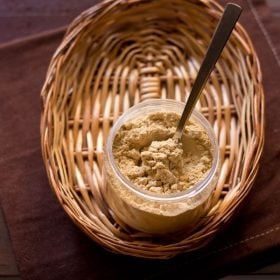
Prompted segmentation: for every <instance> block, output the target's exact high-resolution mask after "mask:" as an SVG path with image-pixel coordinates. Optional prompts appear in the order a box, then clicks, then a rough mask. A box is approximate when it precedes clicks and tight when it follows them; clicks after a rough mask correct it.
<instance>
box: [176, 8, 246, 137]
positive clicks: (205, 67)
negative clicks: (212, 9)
mask: <svg viewBox="0 0 280 280" xmlns="http://www.w3.org/2000/svg"><path fill="white" fill-rule="evenodd" d="M241 12H242V8H241V7H240V6H238V5H236V4H232V3H229V4H227V5H226V8H225V10H224V13H223V16H222V18H221V19H220V21H219V23H218V25H217V27H216V30H215V32H214V35H213V37H212V39H211V42H210V45H209V47H208V49H207V52H206V56H205V57H204V59H203V61H202V64H201V66H200V69H199V71H198V73H197V77H196V79H195V82H194V85H193V87H192V90H191V92H190V96H189V98H188V100H187V103H186V106H185V108H184V111H183V114H182V116H181V119H180V121H179V124H178V127H177V130H176V133H175V135H174V137H176V138H178V139H181V136H182V132H183V129H184V127H185V123H186V121H187V119H188V118H189V117H190V115H191V113H192V111H193V109H194V107H195V104H196V102H197V100H198V99H199V96H200V94H201V92H202V90H203V88H204V86H205V84H206V82H207V80H208V78H209V75H210V74H211V72H212V70H213V68H214V66H215V64H216V62H217V60H218V58H219V56H220V54H221V52H222V50H223V48H224V46H225V44H226V43H227V41H228V39H229V36H230V34H231V32H232V30H233V28H234V26H235V24H236V22H237V20H238V18H239V16H240V14H241Z"/></svg>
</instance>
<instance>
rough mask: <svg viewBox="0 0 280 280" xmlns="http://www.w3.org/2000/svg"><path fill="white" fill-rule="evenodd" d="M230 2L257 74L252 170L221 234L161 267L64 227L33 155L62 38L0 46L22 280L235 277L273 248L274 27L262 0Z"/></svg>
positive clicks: (0, 169) (12, 215) (5, 175)
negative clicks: (256, 158)
mask: <svg viewBox="0 0 280 280" xmlns="http://www.w3.org/2000/svg"><path fill="white" fill-rule="evenodd" d="M225 2H227V1H223V3H225ZM238 2H239V3H241V4H242V5H243V7H244V9H245V11H244V12H243V15H242V18H241V22H242V23H243V24H244V26H245V27H246V29H247V30H248V32H249V34H250V36H251V37H252V40H253V42H254V45H255V47H256V50H257V52H258V55H259V57H260V60H261V65H262V71H263V77H264V86H265V97H266V122H267V127H266V143H265V149H264V156H263V158H262V161H261V162H262V164H261V168H260V172H259V175H258V177H257V180H256V182H255V184H254V187H253V190H252V191H251V193H250V194H249V195H248V197H247V198H246V201H245V203H244V206H243V208H242V209H241V211H240V212H239V215H238V216H237V217H236V218H235V220H234V221H233V222H232V223H231V224H230V225H229V226H228V228H227V229H226V230H224V231H223V232H221V233H220V234H219V235H218V236H217V237H216V238H215V239H214V240H213V242H211V244H209V246H207V247H205V248H203V249H201V250H199V251H196V252H194V253H190V254H183V255H180V256H178V257H175V258H173V259H171V260H168V261H155V260H144V259H137V258H134V257H128V256H122V255H117V254H113V253H110V252H108V251H106V250H104V249H103V248H102V247H101V246H99V245H98V244H96V243H95V242H93V241H91V240H90V239H89V238H88V237H87V236H86V235H85V234H84V233H82V232H81V231H80V230H79V229H78V228H77V227H76V226H75V225H74V224H73V223H72V222H71V221H70V219H69V218H68V217H67V215H66V214H65V213H64V211H63V210H62V208H61V206H60V205H59V203H58V201H57V199H56V198H55V195H54V194H53V192H52V191H51V188H50V186H49V183H48V180H47V177H46V174H45V171H44V165H43V161H42V158H41V150H40V132H39V122H40V110H41V103H40V97H39V95H40V90H41V87H42V85H43V82H44V78H45V73H46V69H47V66H48V64H49V61H50V58H51V56H52V54H53V52H54V50H55V49H56V47H57V46H58V44H59V42H60V41H61V39H62V35H63V32H61V31H57V32H53V33H50V34H47V35H46V34H45V35H42V36H38V37H36V38H31V39H28V40H25V41H19V42H16V43H13V44H6V45H5V46H2V47H0V86H1V90H0V182H1V183H0V201H1V207H2V208H3V211H4V214H5V218H6V221H7V225H8V228H9V232H10V236H11V239H12V244H13V249H14V252H15V255H16V259H17V263H18V267H19V270H20V273H21V276H22V278H23V279H31V280H34V279H40V280H44V279H75V280H78V279H83V280H85V279H165V278H168V277H171V276H172V277H174V279H177V278H178V275H182V273H183V275H185V276H186V277H185V278H187V276H189V277H190V279H195V278H200V277H202V276H203V275H206V274H207V279H209V278H210V275H212V276H217V275H221V274H223V273H229V272H232V270H230V269H231V268H232V267H234V268H238V269H242V270H244V260H247V259H250V257H252V256H255V255H256V254H259V253H265V252H270V250H271V249H273V248H277V247H279V244H280V215H279V211H280V191H279V185H280V176H279V171H278V168H279V166H280V162H279V161H280V146H279V143H280V128H279V117H277V116H279V111H278V108H279V105H280V104H279V100H280V89H279V88H280V84H279V72H280V60H279V51H280V40H279V39H278V41H275V39H277V38H279V35H280V30H279V28H278V27H277V26H276V25H275V24H274V22H273V18H272V16H271V14H270V12H269V10H268V8H267V7H266V5H265V3H264V2H263V1H260V0H259V1H254V2H253V1H251V0H248V1H238ZM266 256H267V255H266ZM278 258H279V259H280V256H279V254H278ZM236 264H238V267H237V266H236ZM240 264H241V265H240ZM242 264H243V266H242ZM226 268H228V270H226Z"/></svg>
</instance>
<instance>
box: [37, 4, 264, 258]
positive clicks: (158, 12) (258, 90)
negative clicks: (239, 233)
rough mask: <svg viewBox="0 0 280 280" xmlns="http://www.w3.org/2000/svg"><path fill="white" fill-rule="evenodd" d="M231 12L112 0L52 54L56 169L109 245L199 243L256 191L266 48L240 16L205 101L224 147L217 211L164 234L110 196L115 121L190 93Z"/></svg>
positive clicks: (156, 249) (166, 247)
mask: <svg viewBox="0 0 280 280" xmlns="http://www.w3.org/2000/svg"><path fill="white" fill-rule="evenodd" d="M221 14H222V8H221V7H220V6H219V5H218V4H217V3H216V2H214V1H213V0H203V1H202V0H201V1H199V0H192V1H182V0H161V1H158V0H107V1H104V2H102V3H100V4H98V5H96V6H94V7H92V8H91V9H89V10H87V11H85V12H84V13H83V14H81V15H80V16H79V17H78V18H77V19H76V20H75V21H74V22H73V23H72V24H71V25H70V27H69V29H68V31H67V34H66V35H65V37H64V39H63V41H62V43H61V45H60V46H59V48H58V49H57V51H56V53H55V54H54V56H53V58H52V61H51V64H50V67H49V70H48V73H47V78H46V82H45V85H44V87H43V89H42V99H43V112H42V118H41V139H42V151H43V157H44V162H45V167H46V170H47V174H48V177H49V180H50V183H51V186H52V188H53V190H54V191H55V193H56V195H57V197H58V200H59V202H60V203H61V205H62V206H63V208H64V210H65V211H66V212H67V214H68V215H69V216H70V217H71V219H72V220H73V221H74V222H75V223H76V224H77V225H78V226H79V227H80V228H81V229H82V230H83V231H84V232H86V233H87V234H88V235H89V236H90V237H91V238H92V239H94V240H95V241H97V242H98V243H100V244H101V245H103V246H104V247H105V248H107V249H109V250H112V251H115V252H119V253H123V254H129V255H134V256H139V257H146V258H162V259H164V258H170V257H172V256H175V255H176V254H179V253H182V252H188V251H192V250H195V249H197V248H199V247H201V246H204V245H205V244H206V243H207V242H209V241H210V240H211V238H212V237H213V236H214V235H215V234H216V232H217V231H218V230H219V229H220V228H221V225H224V224H225V223H226V222H228V221H229V219H230V218H231V217H232V215H233V214H234V212H235V210H236V208H237V207H238V205H239V204H240V203H241V202H242V200H243V199H244V197H245V196H246V195H247V194H248V192H249V190H250V189H251V186H252V184H253V181H254V179H255V177H256V173H257V170H258V163H259V159H260V155H261V152H262V148H263V141H264V100H263V89H262V84H261V72H260V67H259V62H258V59H257V55H256V53H255V51H254V48H253V46H252V43H251V41H250V39H249V37H248V35H247V33H246V32H245V31H244V29H243V28H242V27H241V26H240V25H239V24H238V25H237V27H236V29H235V31H234V33H233V34H232V36H231V39H230V41H229V42H228V44H227V46H226V48H225V50H224V52H223V55H222V57H221V58H220V59H219V62H218V63H217V65H216V68H215V71H214V72H213V73H212V75H211V78H210V81H209V82H208V84H207V86H206V88H205V90H204V93H203V96H202V97H201V99H200V102H199V104H198V106H197V108H198V109H199V110H200V111H201V112H203V114H204V115H205V116H206V117H207V118H208V120H209V122H210V123H211V124H212V125H213V127H214V130H215V133H216V135H217V138H218V141H219V146H220V151H221V161H222V166H221V174H220V178H219V181H218V184H217V187H216V189H215V192H214V194H213V197H212V208H211V211H210V212H209V213H208V215H207V216H206V217H205V218H204V219H202V220H201V223H200V225H199V226H198V227H197V228H196V229H195V230H194V231H193V232H192V233H191V234H188V235H187V236H181V237H177V238H171V237H166V238H165V239H164V240H162V239H155V238H151V237H149V236H148V235H147V234H145V233H142V232H136V231H133V230H130V229H129V228H128V227H127V226H126V225H124V224H120V223H118V221H116V220H115V218H114V213H112V211H110V209H108V207H107V205H106V203H105V202H104V199H103V196H102V192H103V188H104V185H103V183H102V166H103V163H102V155H103V145H104V142H105V141H106V137H107V135H108V132H109V130H110V127H111V126H112V124H113V123H114V122H115V120H116V119H117V118H118V116H120V115H121V114H122V113H123V112H124V111H125V110H126V109H127V108H129V107H130V106H132V105H133V104H135V103H138V102H141V101H143V100H146V99H149V98H172V99H177V100H180V101H185V100H186V98H187V97H188V94H189V92H190V89H191V87H192V84H193V81H194V78H195V76H196V73H197V70H198V68H199V65H200V62H201V60H202V57H203V56H204V54H205V51H206V48H207V46H208V44H209V41H210V37H211V35H212V33H213V31H214V29H215V27H216V24H217V22H218V19H219V18H220V16H221ZM173 237H174V236H173Z"/></svg>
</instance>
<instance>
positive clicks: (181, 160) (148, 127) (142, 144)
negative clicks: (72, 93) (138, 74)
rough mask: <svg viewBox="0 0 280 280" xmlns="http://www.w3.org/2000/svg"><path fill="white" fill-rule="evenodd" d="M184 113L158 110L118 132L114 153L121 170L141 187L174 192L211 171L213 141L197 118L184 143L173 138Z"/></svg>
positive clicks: (167, 192) (166, 192)
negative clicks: (181, 114) (197, 121)
mask: <svg viewBox="0 0 280 280" xmlns="http://www.w3.org/2000/svg"><path fill="white" fill-rule="evenodd" d="M179 118H180V115H179V114H177V113H173V112H156V113H150V114H148V115H146V116H143V117H139V118H137V119H133V120H132V121H129V122H127V123H125V124H124V125H123V126H122V127H121V128H120V129H119V131H118V132H117V133H116V136H115V138H114V142H113V156H114V159H115V161H116V163H117V165H118V167H119V169H120V171H121V172H122V173H123V174H124V175H125V176H126V177H127V178H128V179H129V180H130V181H131V182H132V183H133V184H134V185H135V186H137V187H138V188H141V189H143V190H146V191H149V192H153V193H158V194H171V193H178V192H181V191H184V190H186V189H188V188H190V187H191V186H193V185H195V184H196V183H197V182H199V181H201V180H203V179H204V178H205V176H206V175H207V174H208V172H209V170H210V168H211V164H212V149H211V142H210V139H209V137H208V135H207V133H206V131H205V130H204V129H203V128H202V127H201V126H200V125H198V124H197V123H195V122H194V121H189V122H188V124H187V125H186V127H185V129H184V135H183V139H182V142H181V141H178V140H176V139H173V138H172V137H173V135H174V133H175V130H176V127H177V124H178V121H179Z"/></svg>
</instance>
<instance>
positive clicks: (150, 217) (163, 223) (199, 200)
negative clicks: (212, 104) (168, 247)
mask: <svg viewBox="0 0 280 280" xmlns="http://www.w3.org/2000/svg"><path fill="white" fill-rule="evenodd" d="M184 105H185V104H184V103H182V102H178V101H175V100H170V99H150V100H146V101H144V102H142V103H139V104H137V105H135V106H133V107H131V108H130V109H128V110H127V111H126V112H125V113H124V114H123V115H122V116H121V117H120V118H119V119H118V120H117V121H116V123H115V124H114V126H113V127H112V129H111V131H110V134H109V136H108V140H107V143H106V146H105V151H104V175H105V176H104V180H105V183H106V188H105V193H104V195H105V199H106V201H107V203H108V205H109V207H110V208H111V210H112V211H113V212H114V215H115V216H116V218H117V219H118V220H120V221H121V222H123V223H124V224H127V225H129V226H130V227H132V228H134V229H137V230H139V231H142V232H146V233H150V234H156V235H160V234H168V233H172V232H177V231H180V230H188V229H191V228H192V227H193V226H195V224H196V223H197V222H198V221H199V219H200V218H201V217H203V216H204V215H205V214H207V212H208V211H209V207H210V201H209V199H210V197H211V193H212V192H213V189H214V188H215V186H216V183H217V180H218V175H219V174H218V173H219V148H218V144H217V140H216V137H215V135H214V131H213V129H212V127H211V125H210V124H209V122H208V121H207V120H206V119H205V117H204V116H203V115H202V114H201V113H199V112H197V111H194V112H193V114H192V116H191V119H193V120H194V121H195V122H196V123H198V124H199V125H200V126H201V127H203V128H204V130H205V131H206V133H207V134H208V136H209V139H210V142H211V146H212V156H213V159H212V165H211V168H210V171H209V172H208V174H207V175H206V177H205V178H204V179H203V180H201V181H199V182H198V183H197V184H195V185H193V186H191V187H190V188H189V189H187V190H185V191H182V192H180V193H173V194H168V195H166V194H156V193H151V192H147V191H145V190H142V189H141V188H139V187H137V186H135V185H134V184H133V183H132V182H130V181H129V179H128V178H126V177H125V176H124V175H123V174H122V173H121V171H120V169H119V168H118V166H117V163H116V162H115V160H114V157H113V152H112V144H113V141H114V137H115V135H116V133H117V131H118V130H119V129H120V127H121V126H122V125H123V124H124V123H126V122H128V121H131V120H133V119H135V118H138V117H141V116H144V115H146V114H149V113H152V112H175V113H178V114H180V115H181V114H182V111H183V109H184Z"/></svg>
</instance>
